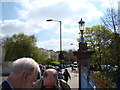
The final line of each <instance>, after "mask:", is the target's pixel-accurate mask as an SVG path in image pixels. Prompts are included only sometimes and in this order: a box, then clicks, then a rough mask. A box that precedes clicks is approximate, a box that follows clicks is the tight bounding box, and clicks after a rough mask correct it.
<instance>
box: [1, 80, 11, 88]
mask: <svg viewBox="0 0 120 90" xmlns="http://www.w3.org/2000/svg"><path fill="white" fill-rule="evenodd" d="M0 88H2V90H4V88H7V89H9V88H10V85H9V84H8V83H7V81H6V80H5V81H3V82H2V83H1V85H0Z"/></svg>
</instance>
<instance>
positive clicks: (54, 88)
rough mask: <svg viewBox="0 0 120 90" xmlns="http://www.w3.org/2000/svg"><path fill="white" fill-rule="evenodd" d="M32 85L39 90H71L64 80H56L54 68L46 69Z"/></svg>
mask: <svg viewBox="0 0 120 90" xmlns="http://www.w3.org/2000/svg"><path fill="white" fill-rule="evenodd" d="M34 87H35V88H39V90H71V89H70V86H69V85H68V84H67V83H66V82H65V81H64V80H62V79H59V80H58V78H57V71H56V70H55V69H46V70H45V71H44V74H43V77H42V78H41V79H39V80H37V81H36V82H35V84H34Z"/></svg>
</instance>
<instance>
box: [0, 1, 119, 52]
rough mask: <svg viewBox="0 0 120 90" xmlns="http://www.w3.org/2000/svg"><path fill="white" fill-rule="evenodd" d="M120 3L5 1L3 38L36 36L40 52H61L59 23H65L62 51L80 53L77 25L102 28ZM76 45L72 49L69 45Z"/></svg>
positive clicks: (0, 32) (0, 7)
mask: <svg viewBox="0 0 120 90" xmlns="http://www.w3.org/2000/svg"><path fill="white" fill-rule="evenodd" d="M118 1H119V0H2V1H1V2H0V10H1V15H0V21H1V22H0V24H1V26H0V27H1V29H0V38H3V37H6V36H11V35H13V34H18V33H25V34H27V35H33V34H34V35H35V36H36V38H37V43H36V45H37V46H38V47H40V48H45V49H48V50H49V49H53V50H59V41H60V40H59V34H60V24H59V22H55V21H52V22H47V21H46V20H47V19H54V20H60V21H61V22H62V42H63V43H62V47H63V48H62V49H63V50H68V49H77V48H78V45H77V44H78V43H77V38H78V37H79V35H78V33H79V25H78V22H79V21H80V19H81V18H82V19H83V20H84V21H85V26H86V27H90V26H94V25H101V24H102V23H101V21H100V17H102V16H103V15H104V13H105V11H106V9H107V8H108V7H111V6H112V7H115V8H117V7H118ZM71 43H73V45H70V44H71Z"/></svg>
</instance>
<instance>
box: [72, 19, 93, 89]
mask: <svg viewBox="0 0 120 90" xmlns="http://www.w3.org/2000/svg"><path fill="white" fill-rule="evenodd" d="M78 23H79V29H80V32H81V38H80V41H79V49H78V50H77V51H75V52H73V54H74V55H75V56H76V57H77V59H78V64H79V67H78V70H79V90H81V65H82V64H88V61H90V57H91V55H92V54H93V53H94V51H88V50H87V43H86V42H84V36H83V31H84V25H85V22H84V21H82V18H81V20H80V21H79V22H78Z"/></svg>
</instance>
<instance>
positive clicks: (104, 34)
mask: <svg viewBox="0 0 120 90" xmlns="http://www.w3.org/2000/svg"><path fill="white" fill-rule="evenodd" d="M110 40H111V32H110V31H109V30H108V29H106V28H105V27H104V26H100V25H96V26H92V27H86V29H85V41H86V42H87V43H88V49H91V50H95V51H96V53H95V54H94V55H93V57H92V63H93V64H97V65H98V66H99V69H100V70H101V64H105V63H107V64H108V62H109V61H108V59H107V57H105V56H107V54H108V53H110V52H109V51H108V50H107V48H108V46H109V44H110ZM108 55H109V54H108Z"/></svg>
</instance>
